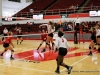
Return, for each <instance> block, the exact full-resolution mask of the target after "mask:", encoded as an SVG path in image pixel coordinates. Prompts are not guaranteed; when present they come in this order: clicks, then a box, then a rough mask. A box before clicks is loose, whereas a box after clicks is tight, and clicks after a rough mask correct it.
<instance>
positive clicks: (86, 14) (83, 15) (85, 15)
mask: <svg viewBox="0 0 100 75" xmlns="http://www.w3.org/2000/svg"><path fill="white" fill-rule="evenodd" d="M77 15H78V17H89V13H77V14H70V15H69V16H68V17H69V18H75V17H77Z"/></svg>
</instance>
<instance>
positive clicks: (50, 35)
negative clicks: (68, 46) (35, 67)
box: [40, 21, 55, 52]
mask: <svg viewBox="0 0 100 75" xmlns="http://www.w3.org/2000/svg"><path fill="white" fill-rule="evenodd" d="M40 26H47V31H48V36H47V37H46V46H45V48H46V47H47V45H48V46H49V48H50V49H51V46H50V42H51V43H52V49H53V47H54V42H53V32H54V31H55V26H54V24H53V23H52V22H51V21H49V23H48V24H42V25H40ZM45 48H44V49H43V51H42V52H45V51H46V50H45Z"/></svg>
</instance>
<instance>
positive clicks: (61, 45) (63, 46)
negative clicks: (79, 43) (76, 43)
mask: <svg viewBox="0 0 100 75" xmlns="http://www.w3.org/2000/svg"><path fill="white" fill-rule="evenodd" d="M62 36H63V33H62V32H61V31H59V32H58V38H57V39H56V41H55V46H56V48H57V49H58V50H59V51H58V56H57V58H56V61H57V69H56V71H55V72H56V73H58V74H60V71H59V70H60V66H63V67H65V68H67V70H68V74H70V73H71V69H72V66H68V65H66V64H65V63H63V60H64V56H65V55H66V54H67V50H68V48H69V44H68V42H67V40H66V39H65V38H64V37H62Z"/></svg>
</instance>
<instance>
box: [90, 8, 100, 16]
mask: <svg viewBox="0 0 100 75" xmlns="http://www.w3.org/2000/svg"><path fill="white" fill-rule="evenodd" d="M89 16H90V17H97V16H100V10H98V11H89Z"/></svg>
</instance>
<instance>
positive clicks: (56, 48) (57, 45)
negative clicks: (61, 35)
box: [54, 38, 59, 51]
mask: <svg viewBox="0 0 100 75" xmlns="http://www.w3.org/2000/svg"><path fill="white" fill-rule="evenodd" d="M58 47H59V40H58V39H57V38H56V40H55V49H54V50H55V51H57V50H58Z"/></svg>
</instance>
